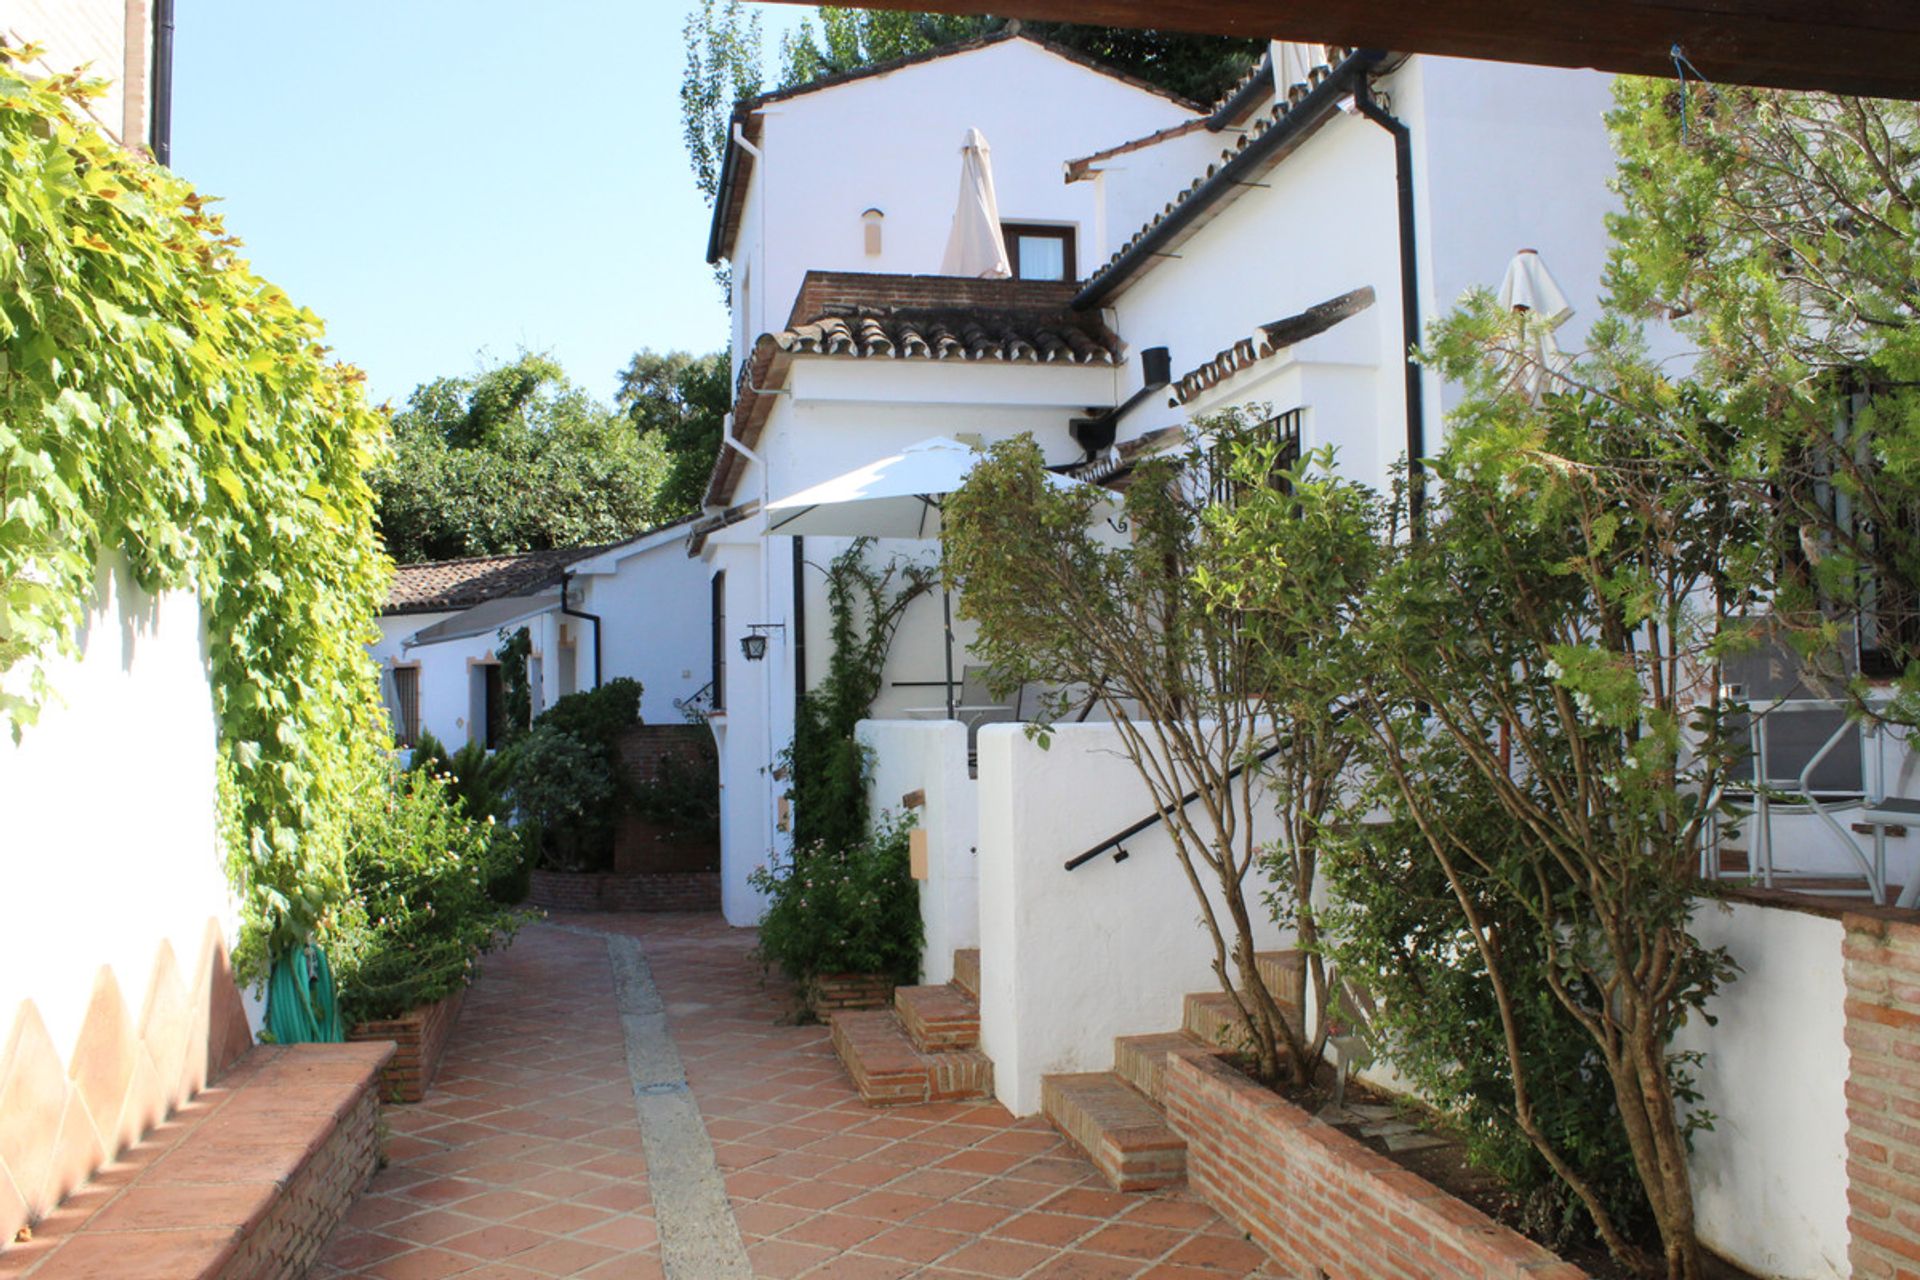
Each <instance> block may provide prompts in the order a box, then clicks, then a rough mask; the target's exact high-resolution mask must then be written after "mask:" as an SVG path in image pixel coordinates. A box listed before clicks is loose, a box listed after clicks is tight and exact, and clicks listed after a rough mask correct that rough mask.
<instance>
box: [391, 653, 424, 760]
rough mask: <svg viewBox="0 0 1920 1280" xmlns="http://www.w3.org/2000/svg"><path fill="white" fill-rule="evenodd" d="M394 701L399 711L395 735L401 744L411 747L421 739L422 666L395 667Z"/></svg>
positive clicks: (396, 709) (395, 707)
mask: <svg viewBox="0 0 1920 1280" xmlns="http://www.w3.org/2000/svg"><path fill="white" fill-rule="evenodd" d="M393 702H394V709H395V711H397V712H398V713H399V723H398V724H396V725H394V726H393V728H394V733H395V736H396V737H398V739H399V742H400V745H401V746H403V747H411V746H413V744H414V743H416V742H418V741H419V740H420V668H418V667H395V668H394V669H393Z"/></svg>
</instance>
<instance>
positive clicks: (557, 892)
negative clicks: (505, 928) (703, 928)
mask: <svg viewBox="0 0 1920 1280" xmlns="http://www.w3.org/2000/svg"><path fill="white" fill-rule="evenodd" d="M527 905H528V906H533V907H542V908H544V909H546V910H548V911H718V910H719V909H720V873H719V872H717V871H643V872H635V873H632V874H622V873H620V872H600V871H535V872H534V873H533V876H532V878H531V880H530V882H529V883H528V886H527Z"/></svg>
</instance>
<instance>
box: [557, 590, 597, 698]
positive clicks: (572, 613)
mask: <svg viewBox="0 0 1920 1280" xmlns="http://www.w3.org/2000/svg"><path fill="white" fill-rule="evenodd" d="M572 588H573V575H572V574H570V573H563V574H561V575H560V612H561V613H563V614H565V615H566V616H567V617H569V618H579V619H580V620H581V621H583V622H591V623H592V624H593V687H594V688H596V689H598V688H599V687H600V615H599V614H597V613H583V612H581V611H580V610H578V609H576V608H574V607H573V606H572V605H570V604H568V603H567V592H568V591H570V590H571V589H572Z"/></svg>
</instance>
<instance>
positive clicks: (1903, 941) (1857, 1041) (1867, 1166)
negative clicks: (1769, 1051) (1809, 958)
mask: <svg viewBox="0 0 1920 1280" xmlns="http://www.w3.org/2000/svg"><path fill="white" fill-rule="evenodd" d="M1842 923H1843V924H1844V925H1845V926H1846V930H1847V936H1846V942H1845V944H1844V947H1845V949H1844V951H1843V955H1844V956H1845V961H1846V979H1847V1005H1846V1012H1847V1051H1848V1053H1849V1055H1850V1056H1851V1059H1852V1061H1851V1063H1850V1064H1849V1068H1848V1077H1847V1203H1848V1213H1847V1233H1848V1235H1849V1236H1850V1237H1851V1239H1850V1241H1849V1247H1848V1250H1847V1253H1848V1258H1849V1259H1850V1260H1851V1262H1852V1263H1853V1274H1854V1275H1855V1276H1858V1277H1860V1278H1861V1280H1869V1278H1871V1280H1881V1278H1882V1277H1889V1276H1911V1275H1914V1274H1916V1272H1920V922H1916V921H1915V919H1914V918H1913V915H1912V913H1911V912H1899V913H1895V912H1892V911H1888V910H1881V911H1859V912H1852V911H1850V912H1848V913H1847V914H1846V915H1845V916H1844V917H1842Z"/></svg>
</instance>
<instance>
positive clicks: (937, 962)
mask: <svg viewBox="0 0 1920 1280" xmlns="http://www.w3.org/2000/svg"><path fill="white" fill-rule="evenodd" d="M856 737H858V739H859V740H860V742H862V743H863V744H865V745H866V746H867V747H869V748H871V749H872V751H873V778H872V781H871V783H870V784H869V786H868V788H867V798H868V803H869V805H870V806H871V809H872V812H873V814H874V815H875V816H876V817H878V816H879V815H880V814H882V813H885V812H892V813H893V814H895V815H899V814H901V813H902V812H903V809H902V806H901V799H902V797H904V796H905V795H906V794H907V793H908V792H910V791H920V792H923V793H924V794H925V796H926V803H925V804H924V805H923V806H922V807H921V808H919V809H918V810H916V811H915V816H916V817H917V819H918V825H919V828H920V830H922V831H924V832H926V833H927V878H926V879H925V880H924V881H922V882H921V884H920V921H921V924H922V925H923V926H924V928H925V930H926V942H925V945H924V946H922V948H921V958H920V980H921V981H922V982H928V983H934V982H948V981H950V980H952V978H953V953H954V952H955V951H956V950H958V949H960V948H963V947H977V946H979V945H980V868H979V843H980V797H979V787H978V786H977V785H976V784H975V783H974V781H973V779H972V778H970V777H969V776H968V774H967V727H966V726H965V725H963V724H960V723H958V722H957V721H952V720H938V721H933V722H931V723H917V722H912V721H900V720H863V721H861V722H860V725H859V728H858V729H857V730H856Z"/></svg>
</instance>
